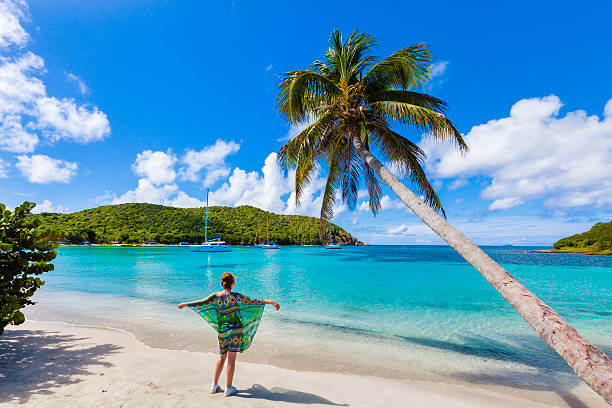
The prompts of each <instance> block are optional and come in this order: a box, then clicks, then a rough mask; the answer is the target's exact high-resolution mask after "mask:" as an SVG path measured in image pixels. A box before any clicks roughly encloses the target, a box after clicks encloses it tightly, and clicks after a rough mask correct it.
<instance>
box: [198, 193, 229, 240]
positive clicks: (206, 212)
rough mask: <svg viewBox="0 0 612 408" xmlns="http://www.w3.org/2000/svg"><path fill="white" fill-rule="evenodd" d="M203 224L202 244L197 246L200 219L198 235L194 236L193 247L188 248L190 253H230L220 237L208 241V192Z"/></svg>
mask: <svg viewBox="0 0 612 408" xmlns="http://www.w3.org/2000/svg"><path fill="white" fill-rule="evenodd" d="M205 214H206V215H205V218H206V221H205V224H204V242H202V243H201V244H198V239H199V238H200V227H201V226H202V219H200V225H199V226H198V234H197V235H196V243H195V245H191V246H190V250H191V251H192V252H231V251H232V248H230V247H229V245H227V244H226V243H225V242H224V241H221V237H214V238H211V239H210V240H208V190H206V210H205Z"/></svg>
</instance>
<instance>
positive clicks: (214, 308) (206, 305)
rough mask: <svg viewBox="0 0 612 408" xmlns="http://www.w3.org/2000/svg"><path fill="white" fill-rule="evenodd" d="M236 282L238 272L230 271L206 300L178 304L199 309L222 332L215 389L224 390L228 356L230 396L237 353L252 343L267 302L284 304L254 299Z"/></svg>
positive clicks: (180, 307)
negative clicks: (237, 287) (240, 290)
mask: <svg viewBox="0 0 612 408" xmlns="http://www.w3.org/2000/svg"><path fill="white" fill-rule="evenodd" d="M234 282H235V279H234V276H233V275H232V274H231V273H227V272H226V273H224V274H223V275H222V276H221V286H222V287H223V290H222V291H220V292H215V293H213V294H211V295H210V296H208V297H207V298H205V299H202V300H197V301H195V302H189V303H181V304H179V305H178V308H179V309H182V308H184V307H186V306H188V307H190V308H192V309H193V310H195V311H196V312H197V313H198V314H199V315H200V316H202V317H203V318H204V320H206V321H207V322H208V323H210V325H211V326H212V327H213V329H215V331H216V332H217V333H218V337H219V359H218V360H217V363H216V364H215V376H214V379H213V385H212V388H211V392H212V393H213V394H214V393H216V392H219V391H221V387H220V386H219V377H220V376H221V371H223V365H224V364H225V360H227V387H226V388H225V396H226V397H229V396H230V395H234V394H235V393H236V391H237V390H236V387H234V386H233V385H232V380H233V379H234V370H235V368H236V353H238V352H240V353H242V352H243V351H244V350H246V349H247V348H248V347H249V346H250V345H251V342H252V341H253V337H254V336H255V332H256V331H257V327H258V326H259V322H260V320H261V316H262V314H263V310H264V306H265V305H272V306H274V307H275V308H276V310H279V309H280V305H279V304H278V303H276V302H275V301H273V300H261V299H254V298H249V297H247V296H244V295H241V294H240V293H236V292H232V288H233V287H234Z"/></svg>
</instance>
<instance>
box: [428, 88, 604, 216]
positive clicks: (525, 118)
mask: <svg viewBox="0 0 612 408" xmlns="http://www.w3.org/2000/svg"><path fill="white" fill-rule="evenodd" d="M561 106H562V104H561V101H560V100H559V98H558V97H556V96H554V95H551V96H547V97H544V98H530V99H523V100H520V101H519V102H517V103H515V104H514V105H513V106H512V109H511V111H510V116H509V117H506V118H502V119H496V120H491V121H489V122H487V123H486V124H483V125H479V126H474V127H473V128H472V130H471V131H470V132H469V133H468V134H467V135H466V136H465V140H466V142H467V144H468V145H469V146H470V152H469V153H468V155H467V156H465V157H462V156H460V155H459V154H458V153H457V152H456V151H455V150H454V149H453V148H452V147H450V146H446V145H441V144H437V143H435V142H432V141H430V140H425V141H423V142H422V143H421V146H422V147H423V148H424V149H425V151H426V152H427V154H428V161H427V169H428V171H429V172H430V174H432V175H433V176H434V177H438V178H456V177H458V178H462V179H465V178H468V177H472V176H485V177H488V178H490V182H489V184H488V185H487V186H486V188H484V189H483V190H482V192H481V197H482V198H484V199H487V200H493V203H492V204H491V207H490V209H492V210H494V209H506V208H511V207H513V206H517V205H520V204H522V203H524V202H527V201H529V200H533V199H538V198H546V201H545V202H544V205H546V206H550V207H559V206H561V207H579V206H586V205H591V206H593V205H594V206H604V205H610V204H612V180H611V179H610V174H612V99H611V100H610V101H608V103H607V104H606V106H605V109H604V117H603V119H601V120H600V119H599V118H598V117H597V116H595V115H593V116H588V115H587V114H586V112H585V111H582V110H578V111H574V112H569V113H567V114H566V115H565V116H559V110H560V109H561Z"/></svg>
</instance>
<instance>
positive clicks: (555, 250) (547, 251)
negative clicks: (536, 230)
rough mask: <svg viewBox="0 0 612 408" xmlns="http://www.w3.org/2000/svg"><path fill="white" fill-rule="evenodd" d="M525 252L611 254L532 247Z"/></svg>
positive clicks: (609, 254)
mask: <svg viewBox="0 0 612 408" xmlns="http://www.w3.org/2000/svg"><path fill="white" fill-rule="evenodd" d="M527 252H533V253H538V254H575V255H598V256H612V253H608V254H604V253H601V252H588V251H564V250H559V249H532V250H530V251H527Z"/></svg>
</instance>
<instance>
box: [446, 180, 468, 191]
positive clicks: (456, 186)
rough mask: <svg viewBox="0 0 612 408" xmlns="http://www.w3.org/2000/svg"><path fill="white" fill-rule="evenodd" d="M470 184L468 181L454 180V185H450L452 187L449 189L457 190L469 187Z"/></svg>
mask: <svg viewBox="0 0 612 408" xmlns="http://www.w3.org/2000/svg"><path fill="white" fill-rule="evenodd" d="M468 184H469V183H468V181H467V180H465V179H457V180H454V181H453V182H452V183H450V185H449V186H448V189H449V190H457V189H459V188H461V187H465V186H467V185H468Z"/></svg>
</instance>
